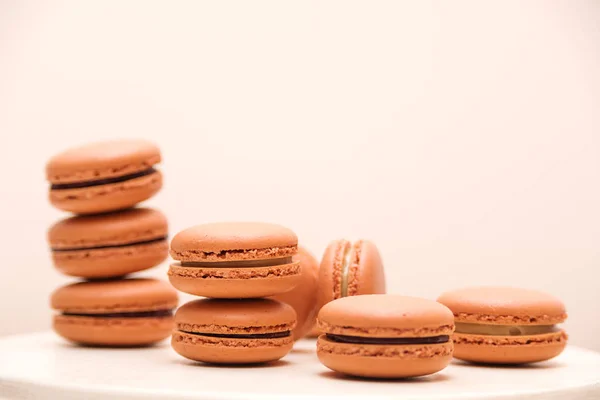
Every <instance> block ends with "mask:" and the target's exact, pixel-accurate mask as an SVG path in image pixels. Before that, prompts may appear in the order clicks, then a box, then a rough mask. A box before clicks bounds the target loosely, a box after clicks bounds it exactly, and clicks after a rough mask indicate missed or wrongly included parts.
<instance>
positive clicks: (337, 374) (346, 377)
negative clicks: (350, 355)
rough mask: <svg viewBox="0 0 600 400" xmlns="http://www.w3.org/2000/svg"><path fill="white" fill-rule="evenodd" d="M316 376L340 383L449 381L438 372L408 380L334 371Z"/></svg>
mask: <svg viewBox="0 0 600 400" xmlns="http://www.w3.org/2000/svg"><path fill="white" fill-rule="evenodd" d="M318 375H319V376H320V377H321V378H326V379H336V380H342V381H356V382H402V383H407V384H408V383H435V382H444V381H448V380H450V377H448V376H447V375H445V374H444V373H441V372H438V373H435V374H432V375H426V376H416V377H408V378H366V377H360V376H352V375H346V374H343V373H341V372H335V371H322V372H319V373H318Z"/></svg>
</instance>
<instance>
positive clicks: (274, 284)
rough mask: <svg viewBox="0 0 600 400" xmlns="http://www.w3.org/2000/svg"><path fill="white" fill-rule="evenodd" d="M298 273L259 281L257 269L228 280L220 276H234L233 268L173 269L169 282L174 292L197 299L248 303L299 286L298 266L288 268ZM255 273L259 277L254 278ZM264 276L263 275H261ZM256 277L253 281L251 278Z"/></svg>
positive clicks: (177, 267) (178, 267)
mask: <svg viewBox="0 0 600 400" xmlns="http://www.w3.org/2000/svg"><path fill="white" fill-rule="evenodd" d="M290 266H293V267H294V268H295V270H296V271H297V273H294V274H290V275H283V276H268V275H267V276H265V277H262V276H260V275H261V270H267V269H268V268H256V269H252V270H251V269H249V268H247V269H246V271H243V273H244V274H247V275H248V277H247V278H242V279H230V278H226V277H223V276H228V275H230V274H237V273H238V272H239V270H236V269H233V268H193V267H183V266H177V265H172V266H171V268H170V269H169V281H170V282H171V284H172V285H173V286H174V287H175V288H176V289H177V290H180V291H182V292H185V293H189V294H193V295H196V296H204V297H210V298H214V299H233V298H239V299H247V298H257V297H268V296H273V295H276V294H281V293H285V292H288V291H290V290H292V289H293V288H294V287H296V285H298V283H299V281H300V279H301V276H300V272H299V271H300V270H299V268H298V267H297V264H296V265H294V264H290ZM256 271H258V272H259V273H257V274H255V273H256ZM262 275H266V274H262ZM253 276H256V277H253Z"/></svg>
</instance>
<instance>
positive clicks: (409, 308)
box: [318, 294, 454, 338]
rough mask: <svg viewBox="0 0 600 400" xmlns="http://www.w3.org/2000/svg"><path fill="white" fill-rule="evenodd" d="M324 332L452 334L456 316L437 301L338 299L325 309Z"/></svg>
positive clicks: (320, 321)
mask: <svg viewBox="0 0 600 400" xmlns="http://www.w3.org/2000/svg"><path fill="white" fill-rule="evenodd" d="M318 328H319V330H321V331H322V332H323V333H331V334H337V335H348V336H363V337H384V338H401V337H431V336H441V335H451V334H452V332H453V331H454V316H453V314H452V312H451V311H450V310H449V309H448V308H447V307H445V306H444V305H442V304H440V303H437V302H435V301H433V300H428V299H422V298H418V297H409V296H398V295H382V294H373V295H362V296H351V297H344V298H341V299H337V300H334V301H332V302H330V303H327V304H326V305H324V306H323V308H321V310H320V311H319V316H318Z"/></svg>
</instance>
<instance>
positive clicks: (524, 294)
mask: <svg viewBox="0 0 600 400" xmlns="http://www.w3.org/2000/svg"><path fill="white" fill-rule="evenodd" d="M438 301H439V302H440V303H442V304H444V305H446V306H447V307H448V308H450V309H451V310H452V311H453V313H454V315H455V316H456V318H457V320H460V321H462V322H475V323H477V322H479V323H485V324H519V325H551V324H557V323H560V322H563V321H564V320H565V319H566V318H567V314H566V310H565V306H564V304H563V303H562V302H561V301H560V300H559V299H557V298H556V297H554V296H552V295H550V294H547V293H544V292H540V291H537V290H531V289H521V288H512V287H470V288H464V289H458V290H454V291H449V292H446V293H444V294H443V295H441V296H440V297H439V298H438Z"/></svg>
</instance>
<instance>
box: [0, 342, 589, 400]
mask: <svg viewBox="0 0 600 400" xmlns="http://www.w3.org/2000/svg"><path fill="white" fill-rule="evenodd" d="M309 397H310V398H311V399H328V400H333V399H344V400H348V399H358V398H368V399H403V400H408V399H415V400H416V399H419V400H426V399H427V400H429V399H487V400H489V399H495V400H500V399H528V400H539V399H544V400H550V399H552V400H554V399H571V400H579V399H581V400H584V399H585V400H591V399H599V398H600V353H596V352H593V351H591V350H585V349H582V348H578V347H575V346H567V349H566V350H565V351H564V352H563V354H561V355H560V356H559V357H557V358H555V359H554V360H551V361H547V362H544V363H538V364H533V365H530V366H524V367H483V366H475V365H470V364H467V363H462V362H460V361H454V362H453V363H452V364H451V365H450V366H449V367H448V368H446V369H445V370H443V371H441V372H439V373H437V374H434V375H431V376H428V377H422V378H416V379H409V380H399V381H384V380H375V381H371V380H365V379H355V378H350V377H345V376H342V375H339V374H336V373H334V372H332V371H330V370H328V369H327V368H325V367H324V366H322V365H321V364H320V363H319V362H318V359H317V356H316V354H315V341H314V340H301V341H299V342H298V343H296V345H295V347H294V350H293V351H292V352H291V353H290V354H288V355H287V356H286V357H285V358H284V359H282V360H280V361H278V362H275V363H271V364H267V365H264V366H258V367H256V366H255V367H247V366H244V367H222V366H214V365H206V364H202V363H194V362H191V361H188V360H185V359H183V358H181V357H180V356H179V355H177V354H176V353H175V352H174V351H173V350H172V349H171V348H170V347H169V343H168V341H165V342H163V343H161V344H159V345H158V346H154V347H147V348H134V349H106V348H86V347H79V346H75V345H71V344H69V343H67V342H65V341H63V340H62V339H60V338H58V337H57V336H56V335H54V334H53V333H51V332H45V333H33V334H26V335H18V336H9V337H5V338H0V398H6V399H51V398H52V399H54V398H57V399H58V398H60V399H67V400H69V399H81V398H85V399H88V400H97V399H98V400H99V399H122V400H138V399H142V398H143V399H152V400H159V399H160V400H162V399H207V400H221V399H236V400H238V399H251V400H270V399H299V398H309Z"/></svg>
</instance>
